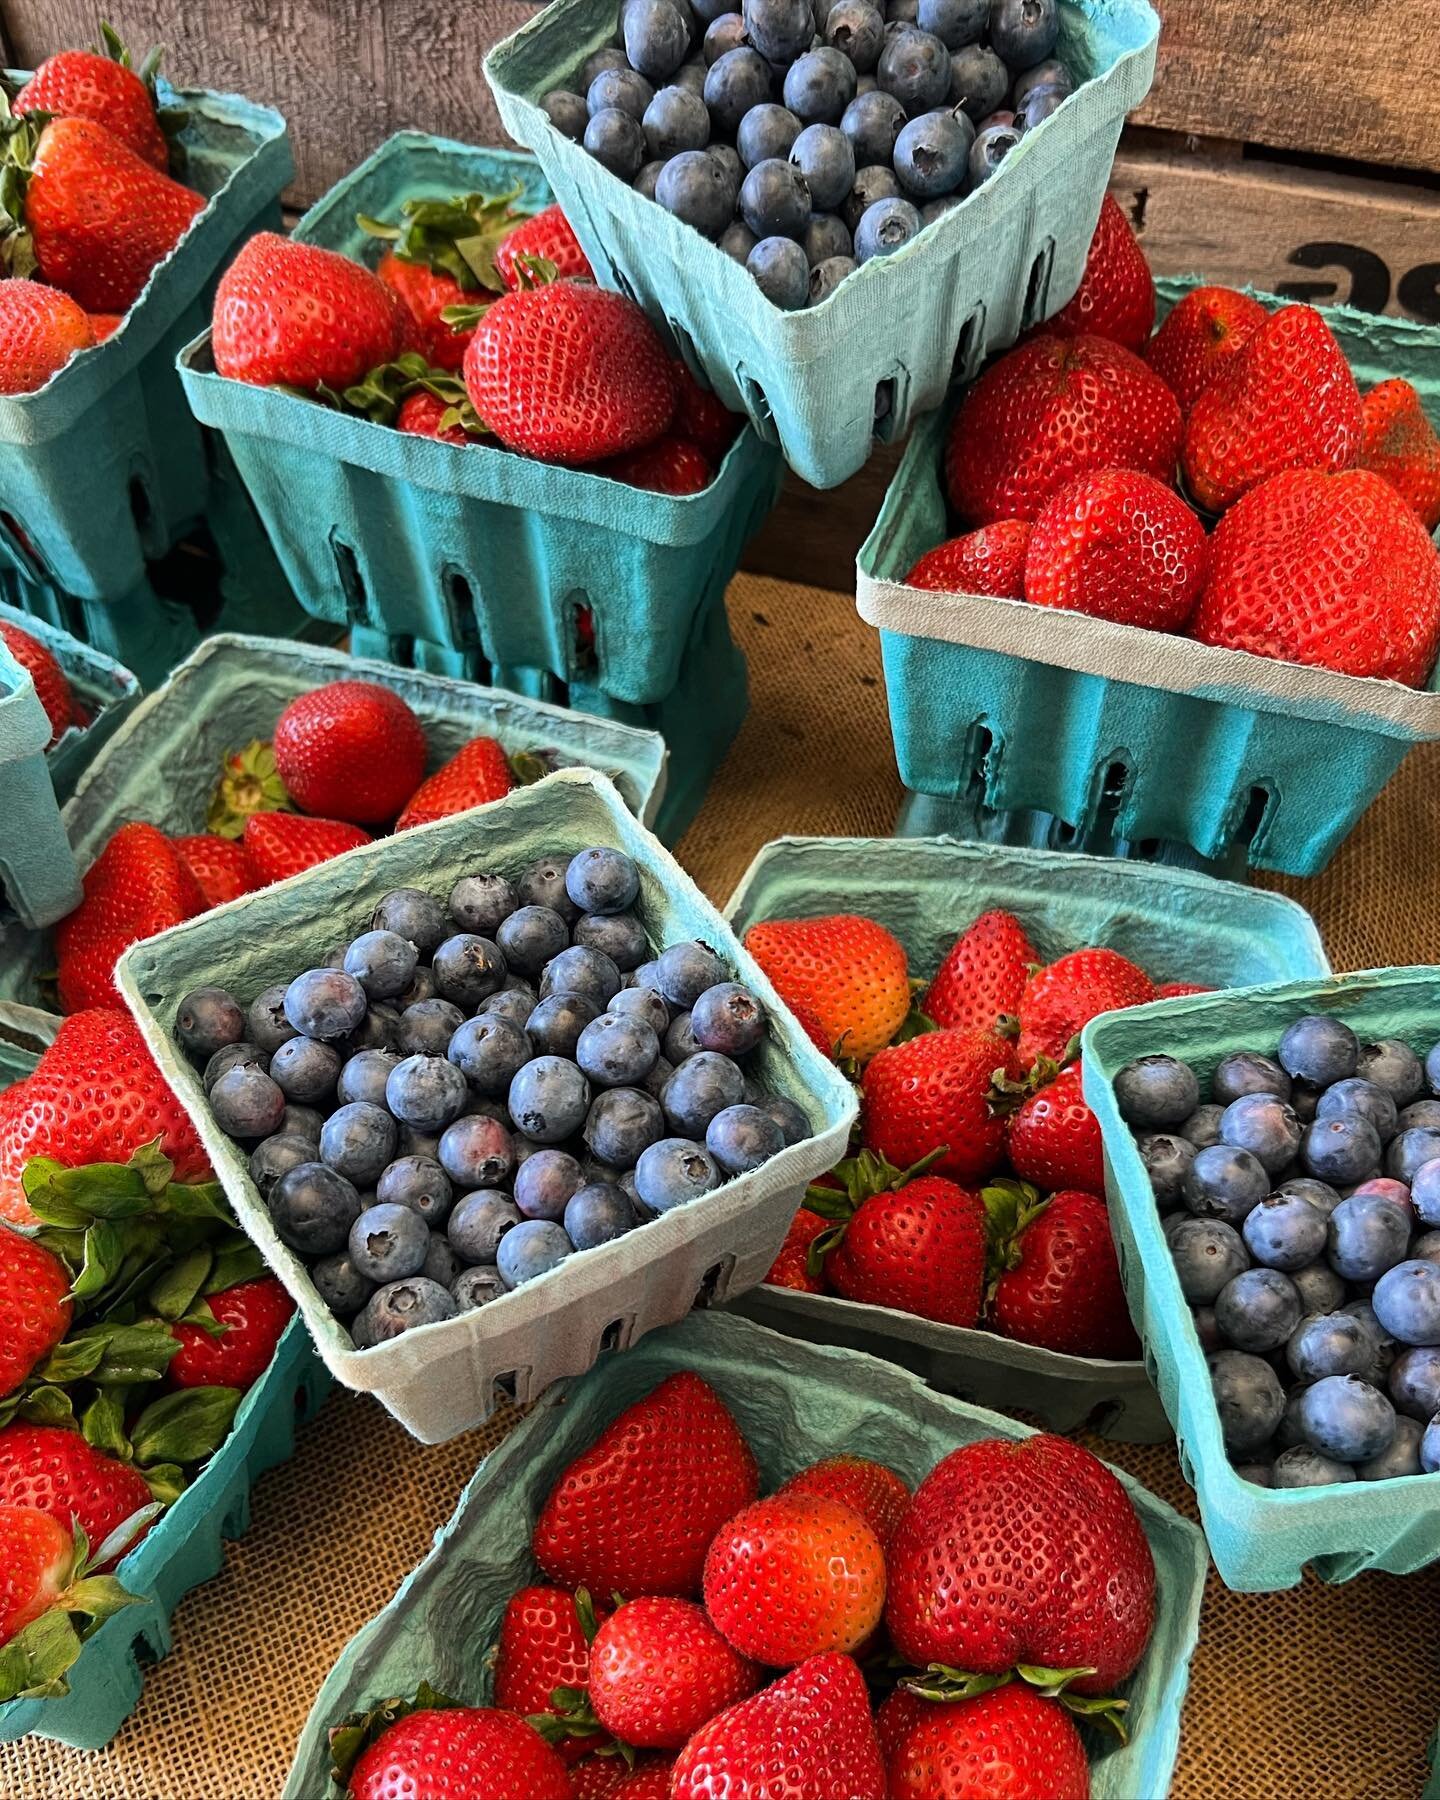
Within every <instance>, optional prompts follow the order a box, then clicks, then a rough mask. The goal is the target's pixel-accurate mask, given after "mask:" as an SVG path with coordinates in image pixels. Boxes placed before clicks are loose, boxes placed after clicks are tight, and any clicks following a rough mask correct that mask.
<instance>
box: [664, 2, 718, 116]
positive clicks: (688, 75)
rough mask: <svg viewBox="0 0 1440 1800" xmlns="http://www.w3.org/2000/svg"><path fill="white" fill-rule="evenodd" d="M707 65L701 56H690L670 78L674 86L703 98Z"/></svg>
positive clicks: (697, 97) (699, 98) (698, 98)
mask: <svg viewBox="0 0 1440 1800" xmlns="http://www.w3.org/2000/svg"><path fill="white" fill-rule="evenodd" d="M692 10H693V9H692ZM709 66H710V65H709V64H708V63H707V62H705V61H704V60H703V59H702V58H701V57H698V56H692V57H691V58H690V60H689V61H688V62H683V63H681V65H680V67H679V68H678V69H677V70H676V71H675V73H674V75H673V76H672V77H671V80H672V81H673V83H674V85H675V86H676V87H678V88H683V89H684V91H685V92H686V93H687V94H694V96H695V98H696V99H697V100H703V99H704V97H705V71H706V69H707V68H708V67H709Z"/></svg>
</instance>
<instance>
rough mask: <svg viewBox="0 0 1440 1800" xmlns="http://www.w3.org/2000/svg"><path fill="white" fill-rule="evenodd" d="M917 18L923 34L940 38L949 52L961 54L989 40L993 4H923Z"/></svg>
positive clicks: (967, 0) (972, 0)
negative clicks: (986, 39) (984, 40)
mask: <svg viewBox="0 0 1440 1800" xmlns="http://www.w3.org/2000/svg"><path fill="white" fill-rule="evenodd" d="M915 16H916V19H917V20H918V22H919V25H920V29H921V30H922V31H928V32H929V33H930V34H931V35H932V36H933V37H937V38H939V40H940V42H941V43H942V44H943V45H944V46H945V48H946V49H947V50H959V49H962V48H963V47H964V46H965V45H966V44H978V43H979V42H980V40H981V39H982V38H983V37H984V36H985V25H986V21H987V20H988V18H989V16H990V0H920V5H919V10H918V11H917V13H916V15H915Z"/></svg>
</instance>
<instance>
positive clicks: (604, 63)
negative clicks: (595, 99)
mask: <svg viewBox="0 0 1440 1800" xmlns="http://www.w3.org/2000/svg"><path fill="white" fill-rule="evenodd" d="M629 67H630V63H629V59H628V58H627V57H626V55H625V52H624V51H623V50H622V49H621V48H620V47H619V45H618V44H614V43H611V44H602V45H601V46H600V48H599V49H598V50H592V51H591V53H590V54H589V56H587V57H586V58H585V60H584V62H583V63H581V65H580V73H579V74H578V75H577V76H576V77H575V86H576V87H577V88H578V89H579V91H580V92H581V93H582V94H585V93H588V92H589V91H590V83H591V82H592V81H593V80H594V79H595V77H596V76H597V75H598V74H599V73H600V71H601V70H602V69H628V68H629Z"/></svg>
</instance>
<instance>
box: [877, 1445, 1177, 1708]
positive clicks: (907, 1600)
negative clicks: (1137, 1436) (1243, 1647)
mask: <svg viewBox="0 0 1440 1800" xmlns="http://www.w3.org/2000/svg"><path fill="white" fill-rule="evenodd" d="M889 1574H890V1587H889V1593H888V1597H887V1599H886V1603H885V1622H886V1624H887V1626H888V1627H889V1630H890V1636H891V1638H892V1640H893V1642H894V1645H895V1648H896V1650H897V1651H898V1652H899V1654H900V1655H901V1656H902V1657H904V1658H905V1660H906V1661H907V1662H911V1663H914V1664H915V1665H916V1667H918V1668H921V1669H925V1668H928V1667H929V1666H930V1665H931V1664H932V1663H939V1664H942V1665H943V1666H944V1667H946V1668H948V1669H961V1670H966V1671H969V1672H971V1673H973V1674H977V1675H998V1674H1002V1673H1004V1672H1006V1671H1008V1670H1010V1669H1013V1668H1015V1667H1016V1665H1017V1664H1024V1665H1026V1666H1027V1667H1037V1668H1042V1669H1054V1670H1062V1669H1063V1670H1070V1669H1079V1670H1083V1671H1086V1672H1085V1673H1082V1674H1080V1675H1077V1676H1076V1677H1075V1679H1074V1680H1073V1681H1072V1682H1071V1683H1070V1686H1071V1687H1072V1688H1073V1689H1074V1690H1075V1692H1077V1693H1080V1694H1105V1693H1108V1692H1109V1691H1110V1690H1111V1689H1113V1688H1114V1686H1115V1685H1116V1683H1117V1682H1121V1681H1124V1680H1125V1678H1126V1677H1127V1676H1128V1675H1130V1674H1132V1673H1133V1672H1134V1669H1135V1666H1136V1664H1137V1663H1138V1662H1139V1660H1140V1655H1141V1652H1142V1651H1143V1650H1144V1648H1145V1645H1146V1642H1147V1641H1148V1639H1149V1636H1150V1630H1151V1627H1152V1625H1153V1624H1154V1622H1155V1564H1154V1560H1153V1558H1152V1557H1151V1554H1150V1546H1149V1544H1148V1543H1147V1542H1146V1541H1145V1533H1144V1530H1143V1529H1142V1527H1141V1524H1140V1520H1139V1518H1138V1517H1137V1516H1136V1512H1135V1508H1134V1506H1133V1505H1132V1504H1131V1501H1130V1497H1129V1495H1128V1494H1127V1493H1126V1492H1125V1490H1124V1488H1123V1487H1122V1486H1121V1485H1120V1483H1119V1481H1118V1480H1117V1479H1116V1478H1115V1476H1114V1475H1113V1474H1111V1472H1110V1471H1109V1469H1107V1468H1106V1467H1105V1465H1104V1464H1103V1463H1102V1462H1100V1461H1099V1460H1098V1459H1097V1458H1096V1457H1094V1456H1092V1455H1091V1454H1090V1452H1089V1451H1088V1450H1085V1449H1082V1448H1081V1446H1080V1445H1079V1444H1072V1443H1070V1442H1069V1441H1068V1440H1066V1439H1065V1438H1059V1437H1052V1436H1049V1435H1045V1434H1037V1435H1035V1436H1033V1437H1027V1438H1021V1439H1018V1440H1011V1439H1005V1438H985V1439H981V1440H980V1441H979V1442H977V1443H972V1444H967V1445H966V1446H965V1447H964V1448H963V1449H961V1450H955V1451H952V1452H951V1454H950V1455H949V1456H947V1457H945V1458H944V1460H943V1461H942V1462H940V1463H938V1464H937V1465H936V1466H935V1468H934V1469H933V1470H932V1471H931V1472H930V1474H929V1475H928V1476H927V1477H926V1478H925V1480H924V1481H923V1482H921V1484H920V1486H919V1488H918V1489H917V1490H916V1494H915V1498H914V1499H913V1500H912V1501H911V1503H910V1506H909V1509H908V1510H907V1511H906V1514H905V1517H904V1518H903V1519H902V1520H901V1521H900V1526H899V1529H898V1530H897V1531H896V1533H895V1536H894V1539H893V1540H892V1542H891V1545H890V1555H889Z"/></svg>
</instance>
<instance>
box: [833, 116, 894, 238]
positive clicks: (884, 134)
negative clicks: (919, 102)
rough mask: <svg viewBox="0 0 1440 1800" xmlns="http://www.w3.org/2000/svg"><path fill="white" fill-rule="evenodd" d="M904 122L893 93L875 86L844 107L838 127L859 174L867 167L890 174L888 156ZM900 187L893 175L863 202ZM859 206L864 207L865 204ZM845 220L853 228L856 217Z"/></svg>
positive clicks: (889, 156)
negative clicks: (885, 91)
mask: <svg viewBox="0 0 1440 1800" xmlns="http://www.w3.org/2000/svg"><path fill="white" fill-rule="evenodd" d="M904 125H905V108H904V107H903V106H902V105H901V104H900V102H899V101H898V100H897V99H895V98H894V96H893V95H891V94H885V93H882V92H881V91H880V90H879V89H878V88H877V89H875V90H874V92H872V93H869V94H857V95H856V96H855V98H854V99H853V100H852V101H851V102H850V104H849V105H848V106H847V107H846V108H845V112H844V114H843V116H842V117H841V120H840V129H841V131H842V132H843V133H844V134H845V136H846V137H847V138H848V139H849V142H850V148H851V150H852V151H853V152H854V155H855V166H856V168H857V169H859V170H860V171H861V173H862V174H863V173H864V171H865V170H866V169H870V168H875V169H881V170H883V171H884V173H885V174H887V175H889V174H890V162H891V158H892V157H893V156H894V154H895V144H896V141H897V139H898V138H899V136H900V133H901V131H902V130H903V128H904ZM857 183H858V177H857ZM899 191H900V188H899V184H898V182H895V181H894V178H893V176H892V177H891V186H890V187H889V188H887V189H884V190H882V191H877V192H876V193H874V194H867V195H866V197H865V205H866V206H869V205H872V204H873V203H874V201H876V200H884V199H886V198H888V197H889V196H890V195H892V194H898V193H899ZM860 210H861V211H863V210H864V208H863V207H862V208H861V209H860ZM857 217H858V215H857ZM845 223H846V225H847V226H848V227H849V229H850V230H851V231H853V230H854V229H855V225H856V219H851V218H849V217H848V216H847V217H846V220H845Z"/></svg>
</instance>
